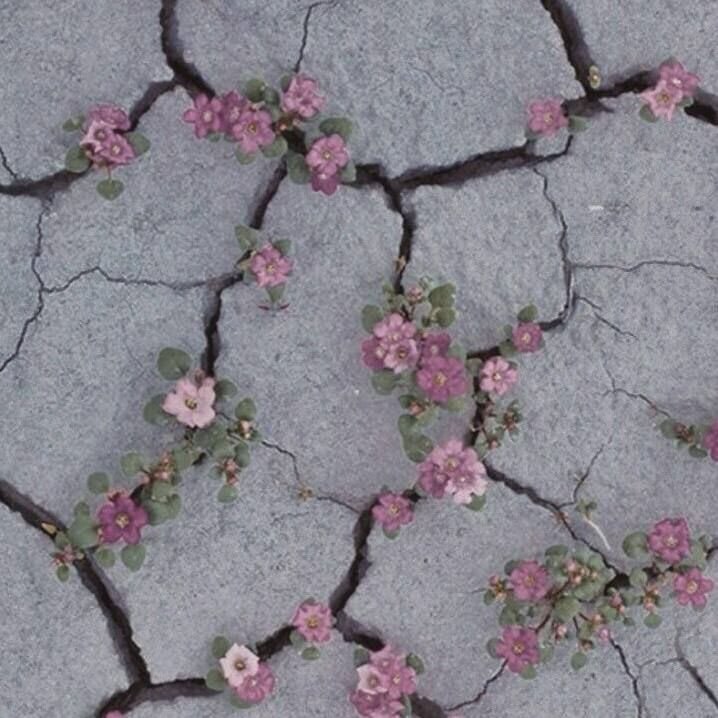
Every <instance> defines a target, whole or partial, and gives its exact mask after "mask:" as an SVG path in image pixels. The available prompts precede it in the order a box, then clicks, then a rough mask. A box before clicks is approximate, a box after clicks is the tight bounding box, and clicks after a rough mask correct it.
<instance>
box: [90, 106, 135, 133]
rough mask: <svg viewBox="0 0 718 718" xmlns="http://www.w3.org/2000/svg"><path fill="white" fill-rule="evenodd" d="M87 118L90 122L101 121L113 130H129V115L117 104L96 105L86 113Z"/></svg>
mask: <svg viewBox="0 0 718 718" xmlns="http://www.w3.org/2000/svg"><path fill="white" fill-rule="evenodd" d="M87 119H88V120H89V121H90V122H91V123H92V122H101V123H103V124H104V125H106V126H107V127H111V128H112V129H113V130H129V129H130V117H129V115H128V114H127V113H126V112H125V111H124V110H123V109H122V108H121V107H117V105H98V106H97V107H95V108H93V109H92V110H90V111H89V112H88V113H87Z"/></svg>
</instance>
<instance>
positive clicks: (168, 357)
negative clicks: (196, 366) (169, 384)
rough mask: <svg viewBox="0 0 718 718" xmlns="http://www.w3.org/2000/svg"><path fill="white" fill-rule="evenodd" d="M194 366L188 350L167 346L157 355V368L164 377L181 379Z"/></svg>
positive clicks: (173, 379) (174, 379)
mask: <svg viewBox="0 0 718 718" xmlns="http://www.w3.org/2000/svg"><path fill="white" fill-rule="evenodd" d="M191 366H192V360H191V359H190V357H189V354H187V352H183V351H182V350H181V349H174V348H171V347H166V348H165V349H163V350H162V351H161V352H160V354H159V357H157V369H158V370H159V372H160V374H161V375H162V378H163V379H167V380H168V381H176V380H177V379H181V378H182V377H183V376H184V375H185V374H186V373H187V372H188V371H189V370H190V367H191Z"/></svg>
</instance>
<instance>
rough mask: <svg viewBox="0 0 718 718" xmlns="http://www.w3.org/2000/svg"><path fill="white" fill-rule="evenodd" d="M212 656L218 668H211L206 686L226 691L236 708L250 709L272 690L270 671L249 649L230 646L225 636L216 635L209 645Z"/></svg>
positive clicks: (214, 689)
mask: <svg viewBox="0 0 718 718" xmlns="http://www.w3.org/2000/svg"><path fill="white" fill-rule="evenodd" d="M212 655H213V656H214V657H215V658H216V659H217V660H218V661H219V665H220V668H219V669H218V668H213V669H211V670H210V671H209V672H208V673H207V676H206V678H205V683H206V685H207V687H208V688H209V689H211V690H213V691H217V692H220V691H224V690H225V689H226V688H229V691H230V698H229V700H230V703H231V704H232V705H233V706H235V707H236V708H251V707H252V706H255V705H257V704H258V703H261V702H262V701H264V700H266V698H267V697H268V696H269V695H270V694H271V693H272V691H273V690H274V674H273V673H272V669H271V668H270V667H269V666H268V665H267V664H266V663H264V662H263V661H260V660H259V657H258V656H257V653H256V651H253V650H252V649H251V648H249V647H248V646H244V645H242V646H240V645H238V644H236V643H234V644H230V642H229V641H228V640H227V639H226V638H225V637H224V636H217V637H216V638H215V639H214V641H213V642H212Z"/></svg>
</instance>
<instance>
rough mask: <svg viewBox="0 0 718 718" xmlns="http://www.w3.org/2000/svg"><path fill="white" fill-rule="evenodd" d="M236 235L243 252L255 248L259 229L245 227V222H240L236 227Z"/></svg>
mask: <svg viewBox="0 0 718 718" xmlns="http://www.w3.org/2000/svg"><path fill="white" fill-rule="evenodd" d="M234 236H235V237H236V238H237V241H238V242H239V246H240V248H241V249H242V251H243V252H246V251H247V250H249V249H254V248H255V247H256V246H257V236H258V233H257V230H256V229H252V228H251V227H245V226H244V225H243V224H238V225H237V226H236V227H235V228H234Z"/></svg>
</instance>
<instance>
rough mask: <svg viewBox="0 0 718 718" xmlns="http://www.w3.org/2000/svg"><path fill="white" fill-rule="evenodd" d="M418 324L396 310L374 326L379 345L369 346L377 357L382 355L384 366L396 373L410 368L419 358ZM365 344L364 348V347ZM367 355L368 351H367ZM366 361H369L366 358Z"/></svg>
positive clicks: (369, 349)
mask: <svg viewBox="0 0 718 718" xmlns="http://www.w3.org/2000/svg"><path fill="white" fill-rule="evenodd" d="M415 335H416V326H415V325H414V323H413V322H410V321H407V320H406V319H404V317H402V316H401V314H398V313H396V312H394V313H392V314H390V315H389V316H388V317H385V318H384V319H382V320H381V321H380V322H378V323H377V324H376V325H375V326H374V338H375V339H376V340H377V342H378V346H376V347H374V346H368V345H367V349H368V352H372V351H373V354H374V356H375V357H377V359H378V358H379V356H380V354H381V355H382V361H383V366H384V367H386V368H387V369H391V370H392V371H394V373H395V374H400V373H401V372H403V371H405V370H406V369H409V368H410V367H412V366H414V364H416V362H417V360H418V358H419V348H418V346H417V342H416V339H415ZM364 346H365V345H364V344H363V345H362V349H364ZM365 356H367V352H365ZM365 361H367V360H366V359H365Z"/></svg>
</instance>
